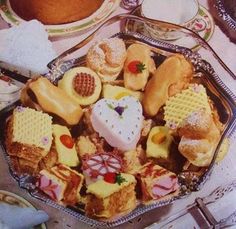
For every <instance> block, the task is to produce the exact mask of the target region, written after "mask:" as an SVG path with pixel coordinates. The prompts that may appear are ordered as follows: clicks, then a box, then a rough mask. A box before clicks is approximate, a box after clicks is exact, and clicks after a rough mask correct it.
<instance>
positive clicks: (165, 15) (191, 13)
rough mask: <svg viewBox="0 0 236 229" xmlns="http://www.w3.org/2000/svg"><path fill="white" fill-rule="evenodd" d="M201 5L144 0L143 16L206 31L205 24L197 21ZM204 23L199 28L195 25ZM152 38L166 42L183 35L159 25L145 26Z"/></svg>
mask: <svg viewBox="0 0 236 229" xmlns="http://www.w3.org/2000/svg"><path fill="white" fill-rule="evenodd" d="M198 10H199V3H198V1H197V0H144V1H143V2H142V4H141V15H142V16H144V17H147V18H151V19H156V20H160V21H166V22H170V23H174V24H177V25H181V26H184V27H187V28H189V29H192V30H194V31H195V32H199V31H200V30H203V29H205V26H206V25H205V22H204V21H203V22H199V19H197V16H198ZM196 22H197V23H202V24H203V26H201V28H200V27H197V26H195V23H196ZM145 26H146V29H147V31H148V32H149V33H150V35H151V36H152V37H155V38H159V39H164V40H176V39H179V38H180V37H181V36H182V35H183V33H181V32H179V31H178V30H176V29H170V28H164V27H161V26H158V25H152V24H145Z"/></svg>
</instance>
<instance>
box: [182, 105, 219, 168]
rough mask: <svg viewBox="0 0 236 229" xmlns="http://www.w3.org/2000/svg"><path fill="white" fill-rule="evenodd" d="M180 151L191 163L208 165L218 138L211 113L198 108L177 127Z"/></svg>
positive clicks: (217, 130) (217, 131)
mask: <svg viewBox="0 0 236 229" xmlns="http://www.w3.org/2000/svg"><path fill="white" fill-rule="evenodd" d="M178 134H179V136H181V140H180V143H179V146H178V149H179V151H180V153H181V154H182V155H183V156H184V157H186V158H187V159H188V160H189V161H190V162H191V163H192V164H193V165H196V166H200V167H201V166H208V165H209V164H210V162H211V159H212V157H213V154H214V152H215V148H216V146H217V144H218V142H219V140H220V130H219V129H218V128H217V126H216V124H215V122H214V120H213V118H212V114H209V113H208V112H206V110H205V109H200V110H198V111H196V112H193V113H192V114H190V115H189V116H188V117H187V118H186V119H185V120H184V121H183V123H182V124H181V125H180V127H179V128H178Z"/></svg>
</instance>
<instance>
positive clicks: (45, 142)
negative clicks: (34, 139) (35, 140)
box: [41, 136, 49, 145]
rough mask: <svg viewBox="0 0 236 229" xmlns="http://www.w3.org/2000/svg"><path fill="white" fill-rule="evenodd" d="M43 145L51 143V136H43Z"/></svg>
mask: <svg viewBox="0 0 236 229" xmlns="http://www.w3.org/2000/svg"><path fill="white" fill-rule="evenodd" d="M41 141H42V144H43V145H47V144H48V143H49V138H48V137H47V136H44V137H42V139H41Z"/></svg>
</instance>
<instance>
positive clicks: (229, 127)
mask: <svg viewBox="0 0 236 229" xmlns="http://www.w3.org/2000/svg"><path fill="white" fill-rule="evenodd" d="M113 37H119V38H121V39H123V40H124V41H125V43H126V45H127V46H128V45H130V44H132V43H137V42H138V43H143V44H146V45H149V46H150V47H151V50H152V52H153V58H154V61H155V62H156V64H157V65H158V64H160V63H161V62H162V61H163V60H164V59H165V58H166V57H167V56H169V55H171V54H173V53H181V54H183V55H184V56H185V58H186V59H188V60H189V61H191V63H192V64H193V66H194V68H195V75H194V79H195V80H196V82H200V83H202V84H203V85H204V86H205V87H206V88H207V93H208V96H209V97H210V98H211V99H212V101H213V102H214V104H215V106H216V108H217V110H218V112H219V116H220V120H221V122H222V123H224V125H225V128H224V131H223V133H222V136H221V140H220V142H219V144H218V146H217V148H216V151H215V154H214V157H213V159H212V162H211V164H210V166H209V167H208V168H207V169H206V170H205V171H204V173H203V174H202V175H201V176H196V175H195V174H194V173H192V172H180V173H179V174H178V178H179V183H180V186H181V188H180V193H179V194H178V195H177V196H171V195H170V196H167V197H165V198H164V199H160V200H157V201H155V202H153V203H151V204H148V205H143V204H140V205H138V206H137V208H136V209H134V210H133V211H132V212H130V213H129V214H127V215H124V216H121V217H119V218H116V219H111V220H107V221H98V220H95V219H92V218H89V217H87V216H86V215H85V213H84V209H83V207H82V206H79V205H78V206H75V207H65V206H62V205H59V204H58V203H56V202H54V201H52V200H51V199H49V198H48V197H47V196H46V195H44V194H42V193H41V192H40V191H39V190H38V189H37V188H36V187H35V185H34V184H35V178H34V177H32V176H29V175H25V176H20V177H19V176H17V174H16V173H15V172H14V170H13V169H12V168H13V167H12V165H11V162H10V158H9V156H8V154H7V152H6V150H5V145H4V131H3V132H1V133H0V143H1V146H2V149H3V152H4V155H5V158H6V161H7V163H8V164H9V168H10V172H11V175H12V176H13V177H14V178H15V179H16V181H17V182H18V184H19V186H20V187H21V188H24V189H26V190H28V192H29V193H30V195H32V196H33V197H34V198H37V199H39V200H40V201H43V202H44V203H46V204H48V205H50V206H53V207H54V208H56V209H59V210H61V211H63V212H66V213H68V214H70V215H72V216H74V217H75V218H77V219H78V220H79V221H82V222H84V223H86V224H89V225H91V226H94V227H101V228H111V227H114V226H118V225H120V224H123V223H126V222H128V221H130V220H132V219H133V218H135V217H137V216H140V215H142V214H144V213H145V212H148V211H150V210H152V209H156V208H159V207H162V206H164V205H168V204H170V203H173V202H174V201H175V200H177V199H180V198H184V197H186V196H188V195H189V194H190V193H192V192H195V191H198V190H199V189H201V187H202V186H203V185H204V183H205V182H206V181H207V180H208V179H209V178H210V175H211V172H212V170H213V168H214V164H215V159H216V156H217V154H218V151H219V148H220V145H221V143H222V141H223V140H224V139H225V138H230V137H231V136H232V134H233V132H234V131H235V129H236V96H235V95H234V94H233V93H232V92H231V91H230V90H229V89H228V88H227V86H226V85H225V84H224V83H223V82H222V81H221V79H220V78H219V77H218V75H217V74H216V72H215V71H214V69H213V68H212V66H211V64H210V63H208V62H207V61H206V60H204V59H203V58H202V57H201V56H200V55H199V54H198V53H196V52H192V51H191V50H190V49H187V48H184V47H180V46H177V45H172V44H168V43H166V42H164V41H159V40H154V39H151V38H149V37H145V36H144V35H140V34H137V33H134V32H120V33H117V34H115V35H113ZM84 63H85V57H84V56H82V57H79V58H76V59H71V60H68V61H62V60H59V61H56V62H55V63H54V65H53V68H52V70H51V71H50V73H49V74H47V75H45V77H47V78H49V79H50V80H51V81H52V82H53V83H55V84H56V83H57V80H58V79H60V77H62V75H63V74H64V73H65V72H66V71H67V70H68V69H70V68H72V67H75V66H81V65H84ZM18 104H20V102H19V101H18V102H16V103H14V104H12V105H10V106H8V107H6V108H5V109H4V110H2V111H0V126H1V127H2V128H3V129H5V125H6V119H7V118H8V117H9V116H10V115H11V113H12V110H13V109H14V108H15V106H16V105H18Z"/></svg>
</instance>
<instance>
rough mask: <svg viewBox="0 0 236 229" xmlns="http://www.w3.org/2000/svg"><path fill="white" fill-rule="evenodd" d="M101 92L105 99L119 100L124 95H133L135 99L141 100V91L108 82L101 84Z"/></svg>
mask: <svg viewBox="0 0 236 229" xmlns="http://www.w3.org/2000/svg"><path fill="white" fill-rule="evenodd" d="M102 94H103V97H104V98H106V99H117V100H119V99H121V98H123V97H125V96H134V97H135V98H136V99H138V100H139V101H141V99H142V94H143V93H142V92H140V91H132V90H130V89H127V88H125V87H121V86H113V85H110V84H105V85H103V89H102Z"/></svg>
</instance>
